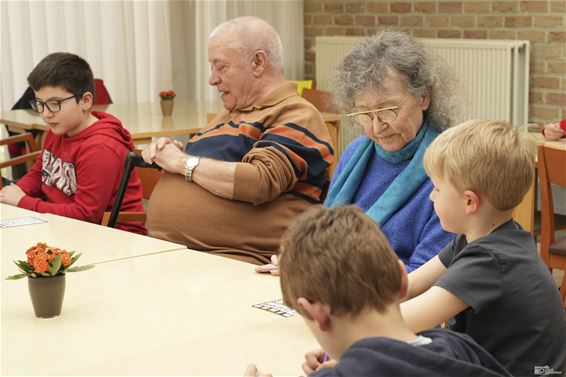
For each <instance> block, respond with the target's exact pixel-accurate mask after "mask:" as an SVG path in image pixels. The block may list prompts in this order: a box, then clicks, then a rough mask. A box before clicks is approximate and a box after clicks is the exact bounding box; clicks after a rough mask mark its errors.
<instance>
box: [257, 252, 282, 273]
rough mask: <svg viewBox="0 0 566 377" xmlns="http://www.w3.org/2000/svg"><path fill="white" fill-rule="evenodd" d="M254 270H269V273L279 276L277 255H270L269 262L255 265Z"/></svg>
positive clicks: (259, 271) (265, 271)
mask: <svg viewBox="0 0 566 377" xmlns="http://www.w3.org/2000/svg"><path fill="white" fill-rule="evenodd" d="M255 272H257V273H267V272H269V273H270V274H271V275H275V276H279V258H277V255H272V256H271V263H269V264H264V265H263V266H258V267H256V268H255Z"/></svg>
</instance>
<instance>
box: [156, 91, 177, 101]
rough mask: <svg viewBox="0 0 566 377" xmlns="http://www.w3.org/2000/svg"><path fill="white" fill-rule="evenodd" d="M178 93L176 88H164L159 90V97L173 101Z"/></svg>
mask: <svg viewBox="0 0 566 377" xmlns="http://www.w3.org/2000/svg"><path fill="white" fill-rule="evenodd" d="M176 95H177V94H176V93H175V91H174V90H162V91H161V92H159V98H161V99H162V100H165V101H172V100H173V99H174V98H175V96H176Z"/></svg>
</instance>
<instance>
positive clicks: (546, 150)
mask: <svg viewBox="0 0 566 377" xmlns="http://www.w3.org/2000/svg"><path fill="white" fill-rule="evenodd" d="M538 170H539V176H540V197H541V207H542V208H541V242H540V255H541V258H542V260H543V261H544V263H545V264H546V265H547V266H548V268H549V269H550V270H552V269H553V268H559V269H561V270H563V271H565V273H564V278H563V279H562V284H561V285H560V295H561V296H562V301H563V303H564V306H565V307H566V237H563V238H561V239H560V240H558V241H555V239H554V237H555V226H554V225H555V224H554V202H553V199H552V187H551V184H556V185H558V186H560V187H562V188H566V148H560V147H553V146H551V145H547V144H542V145H539V147H538Z"/></svg>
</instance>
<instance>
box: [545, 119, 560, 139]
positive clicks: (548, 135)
mask: <svg viewBox="0 0 566 377" xmlns="http://www.w3.org/2000/svg"><path fill="white" fill-rule="evenodd" d="M563 135H564V130H562V128H560V125H559V124H558V123H550V124H547V125H545V126H544V138H545V139H546V140H548V141H558V140H560V138H561V137H562V136H563Z"/></svg>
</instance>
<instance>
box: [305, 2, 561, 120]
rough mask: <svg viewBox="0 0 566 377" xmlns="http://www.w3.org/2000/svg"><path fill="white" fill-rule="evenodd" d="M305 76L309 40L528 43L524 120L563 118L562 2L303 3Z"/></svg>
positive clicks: (309, 68) (310, 64)
mask: <svg viewBox="0 0 566 377" xmlns="http://www.w3.org/2000/svg"><path fill="white" fill-rule="evenodd" d="M304 18H305V20H304V23H305V75H306V78H307V79H313V78H314V77H315V57H316V46H315V37H316V36H320V35H355V36H364V35H372V34H374V33H375V32H377V31H379V30H383V29H398V30H403V31H406V32H409V33H410V34H412V35H414V36H415V37H422V38H459V39H526V40H529V41H531V59H530V60H531V67H530V70H531V82H530V99H529V103H530V109H529V114H530V120H531V122H537V123H541V124H543V123H547V122H550V121H556V120H558V119H563V118H566V0H558V1H548V0H532V1H523V0H521V1H520V0H514V1H490V0H483V1H482V0H462V1H427V0H412V1H395V2H390V1H359V0H358V1H356V0H345V1H334V0H327V1H322V0H304Z"/></svg>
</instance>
